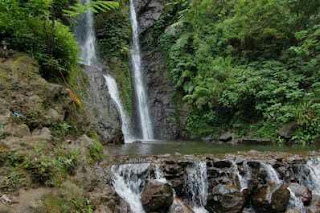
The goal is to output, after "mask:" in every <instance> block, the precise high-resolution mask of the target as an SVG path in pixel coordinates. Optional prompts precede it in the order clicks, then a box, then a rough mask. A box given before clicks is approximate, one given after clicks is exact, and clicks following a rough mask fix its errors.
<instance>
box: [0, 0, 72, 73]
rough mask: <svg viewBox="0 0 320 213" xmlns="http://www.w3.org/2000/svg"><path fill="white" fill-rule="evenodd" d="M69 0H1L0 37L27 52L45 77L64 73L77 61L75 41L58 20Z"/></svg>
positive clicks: (11, 46)
mask: <svg viewBox="0 0 320 213" xmlns="http://www.w3.org/2000/svg"><path fill="white" fill-rule="evenodd" d="M70 2H71V1H69V0H62V1H61V0H30V1H18V0H1V1H0V40H2V41H5V42H6V43H7V45H8V46H9V48H11V49H14V50H20V51H24V52H28V53H29V54H31V55H32V56H33V57H35V58H36V59H37V60H38V61H39V63H40V65H41V66H42V68H43V69H42V71H43V72H44V73H43V74H44V75H45V76H47V77H51V76H59V77H61V74H64V75H66V74H67V73H68V71H69V70H70V69H71V68H72V67H73V66H75V64H76V63H77V55H78V52H77V43H76V40H75V39H74V36H73V34H72V32H71V31H70V28H69V27H68V26H66V25H64V24H63V23H62V21H61V19H62V17H63V11H62V10H63V8H66V7H67V6H68V5H69V4H70Z"/></svg>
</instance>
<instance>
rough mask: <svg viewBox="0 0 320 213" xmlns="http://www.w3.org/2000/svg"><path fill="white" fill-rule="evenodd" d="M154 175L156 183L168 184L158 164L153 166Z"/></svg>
mask: <svg viewBox="0 0 320 213" xmlns="http://www.w3.org/2000/svg"><path fill="white" fill-rule="evenodd" d="M154 174H155V178H156V180H157V181H159V182H161V183H168V181H167V179H166V178H165V176H164V174H163V171H162V170H161V169H160V166H159V165H158V164H156V165H155V169H154Z"/></svg>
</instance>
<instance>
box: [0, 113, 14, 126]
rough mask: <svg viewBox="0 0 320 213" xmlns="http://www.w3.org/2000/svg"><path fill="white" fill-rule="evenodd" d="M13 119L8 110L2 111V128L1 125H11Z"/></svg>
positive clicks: (0, 120)
mask: <svg viewBox="0 0 320 213" xmlns="http://www.w3.org/2000/svg"><path fill="white" fill-rule="evenodd" d="M10 117H11V112H10V110H8V109H4V110H2V111H0V128H1V125H6V124H8V123H9V121H10Z"/></svg>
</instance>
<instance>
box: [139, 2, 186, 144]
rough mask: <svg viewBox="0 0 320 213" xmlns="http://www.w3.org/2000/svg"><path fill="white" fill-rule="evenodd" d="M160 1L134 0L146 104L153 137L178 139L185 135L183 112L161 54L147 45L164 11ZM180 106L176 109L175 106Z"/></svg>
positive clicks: (162, 3) (155, 48)
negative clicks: (146, 92)
mask: <svg viewBox="0 0 320 213" xmlns="http://www.w3.org/2000/svg"><path fill="white" fill-rule="evenodd" d="M164 4H165V2H164V1H163V0H140V1H137V2H136V8H137V11H138V16H139V20H138V21H139V25H140V43H141V50H142V63H143V70H144V72H145V81H146V84H147V88H148V95H149V105H150V111H151V115H152V117H153V122H154V129H155V136H156V138H158V139H178V138H181V137H183V136H184V133H183V126H184V123H185V114H186V113H185V112H184V111H183V108H184V107H182V106H179V107H178V106H177V102H178V101H179V100H178V98H177V96H176V92H175V88H174V86H173V85H172V84H171V83H170V80H169V77H168V72H167V68H166V63H165V61H164V56H163V54H162V52H161V50H160V49H159V48H158V47H154V46H149V43H150V42H149V41H148V40H149V39H150V37H152V35H151V31H152V28H153V26H154V24H155V23H156V21H157V20H158V19H159V18H160V17H161V15H162V14H163V12H164ZM178 108H179V109H178Z"/></svg>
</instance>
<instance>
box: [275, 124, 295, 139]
mask: <svg viewBox="0 0 320 213" xmlns="http://www.w3.org/2000/svg"><path fill="white" fill-rule="evenodd" d="M296 128H297V123H296V122H291V123H288V124H286V125H284V126H283V127H281V128H280V129H279V130H278V134H279V136H280V137H282V138H284V139H286V140H290V139H291V138H292V136H293V132H294V131H295V129H296Z"/></svg>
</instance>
